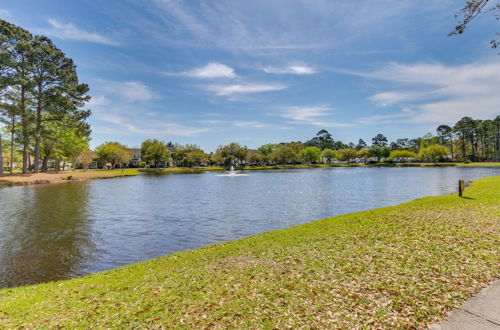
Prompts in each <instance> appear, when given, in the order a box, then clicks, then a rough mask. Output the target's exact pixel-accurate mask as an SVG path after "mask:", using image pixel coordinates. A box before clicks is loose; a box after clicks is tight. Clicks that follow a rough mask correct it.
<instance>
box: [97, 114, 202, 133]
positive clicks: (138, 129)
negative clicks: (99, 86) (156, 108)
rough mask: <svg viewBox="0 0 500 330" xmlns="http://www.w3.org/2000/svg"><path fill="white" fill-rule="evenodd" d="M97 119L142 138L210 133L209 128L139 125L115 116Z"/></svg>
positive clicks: (161, 123) (174, 124) (121, 116)
mask: <svg viewBox="0 0 500 330" xmlns="http://www.w3.org/2000/svg"><path fill="white" fill-rule="evenodd" d="M98 119H99V120H101V121H104V122H108V123H111V124H114V125H116V126H117V127H118V128H121V129H122V130H124V131H125V132H129V133H136V134H140V135H143V136H165V135H166V136H168V135H175V136H194V135H198V134H200V133H205V132H208V131H210V129H209V128H197V127H191V126H185V125H182V124H178V123H169V122H158V121H147V122H146V121H141V122H140V124H138V121H132V120H129V119H128V118H127V117H126V116H123V115H115V114H101V115H99V117H98Z"/></svg>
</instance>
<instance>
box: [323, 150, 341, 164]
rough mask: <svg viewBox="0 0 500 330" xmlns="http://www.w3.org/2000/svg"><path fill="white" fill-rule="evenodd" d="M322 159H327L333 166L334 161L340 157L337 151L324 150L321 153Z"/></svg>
mask: <svg viewBox="0 0 500 330" xmlns="http://www.w3.org/2000/svg"><path fill="white" fill-rule="evenodd" d="M321 157H322V158H324V159H326V161H327V163H328V164H331V163H332V160H333V159H336V158H337V157H338V156H337V152H336V151H334V150H332V149H324V150H323V152H321Z"/></svg>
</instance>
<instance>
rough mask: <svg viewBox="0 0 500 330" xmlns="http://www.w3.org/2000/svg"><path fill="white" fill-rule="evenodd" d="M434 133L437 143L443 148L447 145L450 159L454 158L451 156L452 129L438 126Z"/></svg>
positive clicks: (446, 126)
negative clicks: (437, 139) (437, 138)
mask: <svg viewBox="0 0 500 330" xmlns="http://www.w3.org/2000/svg"><path fill="white" fill-rule="evenodd" d="M436 132H437V134H438V136H439V140H440V142H439V143H441V145H443V146H446V145H449V146H450V150H451V158H455V157H454V155H453V128H451V127H450V126H448V125H439V126H438V128H436Z"/></svg>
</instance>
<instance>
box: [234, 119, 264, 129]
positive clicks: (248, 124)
mask: <svg viewBox="0 0 500 330" xmlns="http://www.w3.org/2000/svg"><path fill="white" fill-rule="evenodd" d="M233 125H234V126H236V127H251V128H267V127H269V125H268V124H264V123H261V122H259V121H243V120H238V121H235V122H233Z"/></svg>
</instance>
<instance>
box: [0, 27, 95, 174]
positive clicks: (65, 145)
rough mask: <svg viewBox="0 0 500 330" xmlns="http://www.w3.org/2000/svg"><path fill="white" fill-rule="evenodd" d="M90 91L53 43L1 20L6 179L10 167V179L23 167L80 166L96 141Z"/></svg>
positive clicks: (0, 115) (1, 147) (0, 152)
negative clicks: (50, 163)
mask: <svg viewBox="0 0 500 330" xmlns="http://www.w3.org/2000/svg"><path fill="white" fill-rule="evenodd" d="M88 90H89V88H88V86H87V85H86V84H82V83H80V82H79V81H78V75H77V71H76V65H75V64H74V63H73V61H72V60H71V59H70V58H68V57H67V56H66V55H65V54H64V53H63V52H62V51H61V50H60V49H59V48H57V47H56V45H55V44H54V43H53V42H52V41H51V40H50V39H49V38H47V37H46V36H43V35H33V34H31V33H30V32H28V31H27V30H25V29H23V28H21V27H19V26H16V25H14V24H11V23H9V22H6V21H4V20H1V19H0V123H2V124H3V128H2V129H1V130H0V174H3V171H4V163H8V164H9V166H8V170H9V171H10V173H12V171H13V166H12V164H13V163H14V162H18V161H20V162H21V163H22V172H23V173H27V172H28V171H33V172H34V173H38V172H39V171H40V170H42V171H44V170H47V168H48V161H49V160H51V159H52V160H69V161H72V162H74V163H76V162H77V158H78V156H79V155H80V153H81V152H82V151H84V150H86V149H88V142H89V140H90V132H91V131H90V126H89V124H88V123H87V122H86V119H87V118H88V117H89V116H90V110H84V109H82V107H83V106H84V105H85V103H86V102H87V101H89V100H90V96H88ZM5 136H8V140H9V141H6V138H5ZM56 163H57V165H56V166H58V164H59V163H58V162H56Z"/></svg>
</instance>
